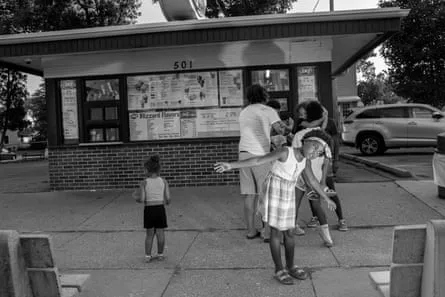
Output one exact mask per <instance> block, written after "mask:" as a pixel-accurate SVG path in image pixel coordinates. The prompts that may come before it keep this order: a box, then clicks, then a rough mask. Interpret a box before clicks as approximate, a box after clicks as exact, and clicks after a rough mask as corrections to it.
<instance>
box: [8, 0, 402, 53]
mask: <svg viewBox="0 0 445 297" xmlns="http://www.w3.org/2000/svg"><path fill="white" fill-rule="evenodd" d="M408 13H409V9H400V8H398V7H395V8H378V9H362V10H343V11H333V12H317V13H292V14H270V15H261V18H258V16H257V15H256V16H242V17H228V18H219V19H203V20H187V21H175V22H164V23H148V24H136V25H120V26H107V27H95V28H84V29H73V30H60V31H50V32H38V33H22V34H8V35H1V36H0V45H10V44H22V43H32V42H47V41H58V40H74V39H90V38H100V37H110V36H122V35H130V34H131V35H134V34H146V33H158V32H172V31H187V30H200V29H211V28H220V29H221V28H231V27H248V26H259V25H272V24H287V23H313V22H329V21H349V20H359V19H366V20H369V19H385V18H403V17H405V16H407V15H408Z"/></svg>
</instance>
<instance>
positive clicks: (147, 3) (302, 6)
mask: <svg viewBox="0 0 445 297" xmlns="http://www.w3.org/2000/svg"><path fill="white" fill-rule="evenodd" d="M377 4H378V0H334V10H351V9H369V8H377ZM312 11H316V12H317V11H329V0H298V2H296V3H294V4H293V8H292V11H291V12H312ZM158 22H166V20H165V17H164V15H163V14H162V11H161V8H160V6H159V4H158V3H156V4H153V1H152V0H143V1H142V6H141V16H140V17H139V19H138V24H145V23H158ZM377 55H378V53H377ZM370 61H371V62H373V63H374V66H375V68H376V73H379V72H381V71H382V70H384V69H386V68H387V66H386V64H385V62H384V60H383V58H382V57H380V56H379V55H378V56H377V57H374V58H371V59H370ZM41 81H42V80H41V78H40V77H37V76H33V75H29V76H28V91H29V92H30V93H31V94H32V93H33V92H34V91H35V90H36V89H37V88H38V86H39V84H40V83H41Z"/></svg>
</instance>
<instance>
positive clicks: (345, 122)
mask: <svg viewBox="0 0 445 297" xmlns="http://www.w3.org/2000/svg"><path fill="white" fill-rule="evenodd" d="M352 123H354V121H353V120H346V121H344V122H343V124H352Z"/></svg>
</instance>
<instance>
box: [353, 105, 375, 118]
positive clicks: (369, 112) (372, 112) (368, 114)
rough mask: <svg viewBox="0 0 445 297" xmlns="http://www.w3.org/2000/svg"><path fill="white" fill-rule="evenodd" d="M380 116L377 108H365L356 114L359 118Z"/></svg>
mask: <svg viewBox="0 0 445 297" xmlns="http://www.w3.org/2000/svg"><path fill="white" fill-rule="evenodd" d="M378 117H379V116H378V114H377V113H376V109H375V108H373V109H367V110H364V111H362V112H361V113H359V114H358V115H357V116H356V118H357V119H376V118H378Z"/></svg>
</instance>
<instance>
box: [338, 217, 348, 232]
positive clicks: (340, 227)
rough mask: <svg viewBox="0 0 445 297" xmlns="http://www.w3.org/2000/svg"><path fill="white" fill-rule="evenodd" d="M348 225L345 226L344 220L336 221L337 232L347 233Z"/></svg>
mask: <svg viewBox="0 0 445 297" xmlns="http://www.w3.org/2000/svg"><path fill="white" fill-rule="evenodd" d="M348 230H349V228H348V225H346V220H339V221H338V231H348Z"/></svg>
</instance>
